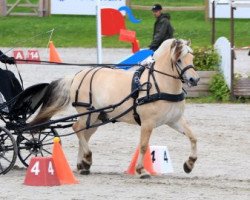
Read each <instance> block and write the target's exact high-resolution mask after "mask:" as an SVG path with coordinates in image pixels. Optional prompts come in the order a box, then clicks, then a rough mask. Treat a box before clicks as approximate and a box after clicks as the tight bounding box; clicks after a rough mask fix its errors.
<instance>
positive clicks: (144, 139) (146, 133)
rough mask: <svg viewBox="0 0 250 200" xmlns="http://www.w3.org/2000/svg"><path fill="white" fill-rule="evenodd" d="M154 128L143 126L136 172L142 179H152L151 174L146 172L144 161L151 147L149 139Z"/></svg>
mask: <svg viewBox="0 0 250 200" xmlns="http://www.w3.org/2000/svg"><path fill="white" fill-rule="evenodd" d="M152 130H153V127H151V126H150V125H146V124H142V125H141V138H140V145H139V151H140V153H139V157H138V162H137V166H136V172H137V173H138V174H139V176H140V178H142V179H144V178H150V177H151V176H150V174H149V173H148V172H147V171H146V170H145V168H144V165H143V161H144V157H145V153H146V151H147V148H148V146H149V139H150V136H151V133H152Z"/></svg>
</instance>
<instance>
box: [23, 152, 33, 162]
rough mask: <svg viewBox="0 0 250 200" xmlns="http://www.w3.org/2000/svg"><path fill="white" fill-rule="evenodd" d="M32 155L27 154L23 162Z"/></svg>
mask: <svg viewBox="0 0 250 200" xmlns="http://www.w3.org/2000/svg"><path fill="white" fill-rule="evenodd" d="M31 155H32V153H29V154H28V155H27V156H26V158H24V159H23V160H24V161H26V160H27V159H28V158H29V157H30V156H31Z"/></svg>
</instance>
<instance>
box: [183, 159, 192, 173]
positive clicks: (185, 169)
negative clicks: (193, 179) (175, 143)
mask: <svg viewBox="0 0 250 200" xmlns="http://www.w3.org/2000/svg"><path fill="white" fill-rule="evenodd" d="M183 169H184V171H185V172H186V173H187V174H189V173H190V172H191V171H192V169H191V168H190V167H189V166H188V165H187V163H186V162H185V163H184V165H183Z"/></svg>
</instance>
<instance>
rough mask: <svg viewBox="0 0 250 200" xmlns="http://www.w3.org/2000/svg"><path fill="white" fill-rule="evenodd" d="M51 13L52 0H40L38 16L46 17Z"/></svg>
mask: <svg viewBox="0 0 250 200" xmlns="http://www.w3.org/2000/svg"><path fill="white" fill-rule="evenodd" d="M49 15H50V0H39V5H38V16H39V17H46V16H49Z"/></svg>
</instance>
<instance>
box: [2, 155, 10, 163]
mask: <svg viewBox="0 0 250 200" xmlns="http://www.w3.org/2000/svg"><path fill="white" fill-rule="evenodd" d="M0 158H3V159H4V160H6V161H7V162H9V163H11V161H10V160H9V159H8V158H6V157H4V156H0Z"/></svg>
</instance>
